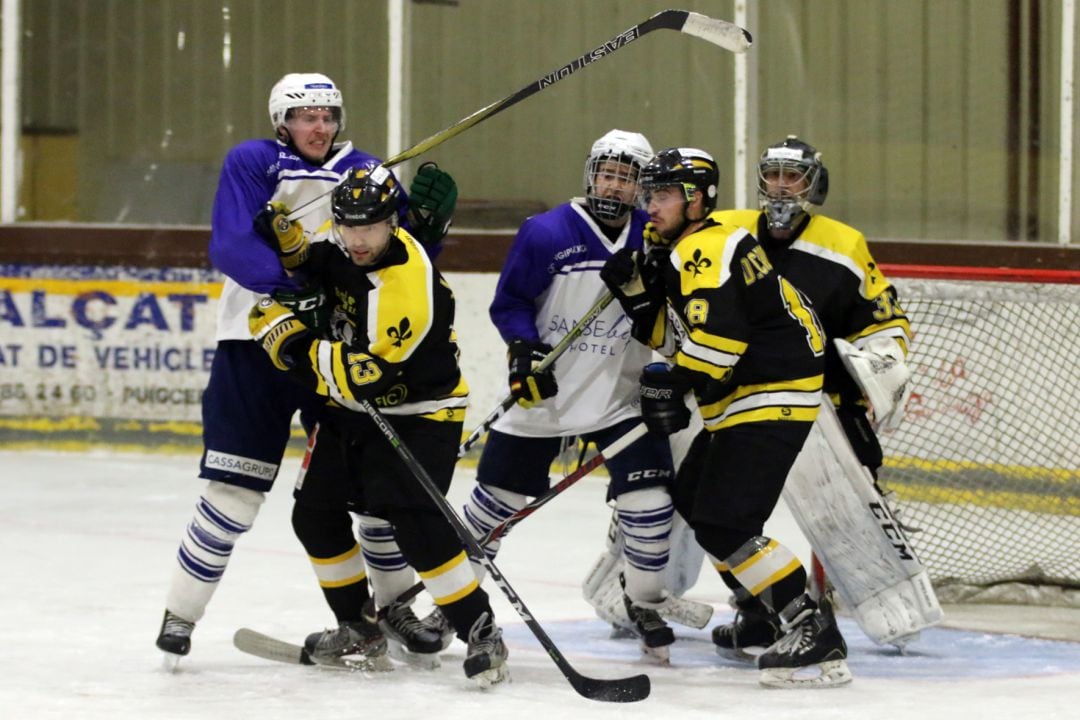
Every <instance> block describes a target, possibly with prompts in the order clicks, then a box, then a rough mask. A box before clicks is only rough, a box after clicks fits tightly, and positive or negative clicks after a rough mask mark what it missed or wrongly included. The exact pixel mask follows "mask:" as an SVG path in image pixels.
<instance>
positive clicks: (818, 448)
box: [783, 400, 943, 645]
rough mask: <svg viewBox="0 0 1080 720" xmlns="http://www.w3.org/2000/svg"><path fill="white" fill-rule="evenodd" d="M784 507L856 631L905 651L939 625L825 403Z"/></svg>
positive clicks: (899, 534)
mask: <svg viewBox="0 0 1080 720" xmlns="http://www.w3.org/2000/svg"><path fill="white" fill-rule="evenodd" d="M783 495H784V500H785V502H786V503H787V505H788V508H789V509H790V510H791V513H792V515H793V516H794V517H795V520H796V522H797V523H798V524H799V527H800V528H801V529H802V531H803V533H804V534H805V535H806V537H807V539H808V540H809V541H810V545H811V546H812V547H813V548H814V552H815V553H816V554H817V556H818V557H819V558H820V559H821V563H822V565H823V566H824V568H825V572H826V574H827V576H828V579H829V580H830V581H831V582H832V584H833V585H834V587H835V588H836V592H837V594H838V595H839V596H840V599H841V601H842V602H843V605H844V606H846V607H847V608H848V609H849V610H850V611H851V612H852V613H853V614H854V615H855V619H856V621H857V622H858V623H859V627H860V628H862V630H863V632H865V633H866V634H867V636H868V637H870V639H871V640H873V641H874V642H877V643H879V644H888V643H893V644H899V645H902V644H903V643H904V642H906V641H907V640H910V639H911V638H912V637H913V636H915V635H916V634H917V633H918V632H919V630H921V629H923V628H926V627H930V626H932V625H935V624H937V623H938V622H940V621H941V618H942V616H943V614H942V611H941V606H940V605H939V604H938V601H937V597H936V595H935V594H934V591H933V588H932V587H931V586H930V583H929V581H928V579H927V577H926V570H925V568H924V567H923V565H922V563H921V562H920V561H919V559H918V557H917V556H916V555H915V551H914V549H913V547H912V545H911V543H910V542H909V541H908V539H907V536H906V535H905V533H904V531H903V528H902V527H901V525H900V523H899V522H897V520H896V518H895V517H894V515H893V513H892V510H891V509H890V508H889V506H888V504H887V503H886V501H885V498H883V497H882V496H881V495H879V494H878V492H877V490H875V488H874V483H873V477H872V476H871V475H870V471H869V470H867V469H866V468H865V467H864V466H863V465H861V464H860V463H859V461H858V459H857V458H856V456H855V453H854V451H853V450H852V449H851V445H850V443H849V442H848V439H847V437H846V436H845V435H844V432H843V429H842V428H841V425H840V422H839V420H838V418H837V416H836V412H835V411H834V410H833V407H832V404H831V403H830V402H829V401H828V400H825V401H823V402H822V405H821V412H820V413H819V414H818V419H817V421H816V422H815V423H814V428H813V430H812V431H811V433H810V436H809V437H808V438H807V440H806V444H805V445H804V446H803V450H802V452H801V453H800V454H799V457H798V459H797V460H796V461H795V465H794V466H793V467H792V469H791V473H790V474H789V475H788V479H787V483H786V484H785V486H784V493H783Z"/></svg>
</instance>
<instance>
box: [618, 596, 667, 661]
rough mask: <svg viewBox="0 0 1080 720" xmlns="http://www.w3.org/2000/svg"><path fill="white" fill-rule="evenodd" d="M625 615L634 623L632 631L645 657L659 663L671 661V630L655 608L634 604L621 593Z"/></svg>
mask: <svg viewBox="0 0 1080 720" xmlns="http://www.w3.org/2000/svg"><path fill="white" fill-rule="evenodd" d="M623 604H624V605H625V606H626V615H627V616H628V617H629V618H630V621H631V622H632V623H633V624H634V632H635V633H636V635H637V637H638V639H639V640H640V641H641V652H642V653H643V654H644V655H645V657H646V658H648V659H650V660H653V661H654V662H656V663H658V664H660V665H668V664H670V663H671V647H670V646H671V644H672V643H673V642H675V633H674V632H672V630H671V628H670V627H668V624H667V623H666V622H664V619H663V618H662V617H660V613H658V612H656V611H655V610H652V609H649V608H646V607H642V606H640V605H635V604H634V603H633V602H632V601H631V600H630V597H629V596H628V595H625V594H624V595H623Z"/></svg>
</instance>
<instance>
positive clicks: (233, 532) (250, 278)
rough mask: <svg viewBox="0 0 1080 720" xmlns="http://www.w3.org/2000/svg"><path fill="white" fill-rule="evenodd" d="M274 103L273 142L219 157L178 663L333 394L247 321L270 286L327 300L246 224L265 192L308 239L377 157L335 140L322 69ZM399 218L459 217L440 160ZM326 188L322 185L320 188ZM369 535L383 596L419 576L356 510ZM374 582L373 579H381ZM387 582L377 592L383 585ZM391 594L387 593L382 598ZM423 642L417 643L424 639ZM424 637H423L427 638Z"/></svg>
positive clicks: (174, 643) (291, 297)
mask: <svg viewBox="0 0 1080 720" xmlns="http://www.w3.org/2000/svg"><path fill="white" fill-rule="evenodd" d="M269 113H270V122H271V126H272V127H273V129H274V135H275V137H274V139H262V140H247V141H244V142H242V143H240V144H238V145H236V146H235V147H234V148H232V149H231V150H230V151H229V153H228V155H227V156H226V158H225V162H224V165H223V167H222V170H221V176H220V179H219V182H218V187H217V191H216V195H215V197H214V208H213V216H212V223H211V236H210V259H211V261H212V262H213V264H214V266H215V267H216V268H217V269H219V270H220V271H221V272H223V273H224V274H225V275H226V280H225V286H224V288H223V290H222V293H221V298H220V301H219V303H218V326H217V337H216V339H217V348H216V351H215V353H214V360H213V364H212V366H211V370H210V380H209V383H208V385H207V388H206V390H205V392H204V394H203V444H204V448H205V449H204V453H203V457H202V462H201V463H200V472H199V477H200V478H203V479H205V480H207V481H208V483H207V486H206V488H205V490H204V491H203V493H202V496H201V497H200V498H199V500H198V503H197V504H196V507H195V513H194V517H193V518H192V519H191V522H190V523H189V524H188V526H187V528H186V530H185V532H184V535H183V537H182V538H181V542H180V548H179V551H178V553H177V558H176V559H177V564H176V566H175V569H174V571H173V575H172V579H171V581H170V585H169V589H168V595H167V597H166V604H165V607H166V610H165V616H164V619H163V621H162V624H161V628H160V630H159V633H158V637H157V646H158V647H159V648H160V649H161V650H163V651H165V653H166V658H167V659H168V660H170V661H171V662H170V664H175V661H176V660H178V659H179V657H180V656H183V655H187V653H188V652H189V650H190V648H191V634H192V630H193V629H194V626H195V623H196V622H198V621H199V620H200V619H201V618H202V617H203V613H204V612H205V610H206V606H207V604H208V603H209V602H210V599H211V597H212V595H213V593H214V590H215V589H216V588H217V586H218V584H219V583H220V581H221V578H222V576H223V575H224V573H225V570H226V567H227V565H228V562H229V559H230V558H231V557H232V553H233V549H234V547H235V544H236V542H237V540H238V539H239V538H240V536H241V535H242V534H243V533H245V532H247V531H248V530H249V529H250V528H251V526H252V523H253V522H254V520H255V517H256V515H257V513H258V511H259V507H260V506H261V505H262V502H263V500H264V498H265V495H266V493H267V492H268V491H269V490H270V488H271V487H272V486H273V484H274V479H275V477H276V476H277V473H278V467H279V464H280V462H281V458H282V455H283V453H284V451H285V447H286V445H287V443H288V439H289V433H290V426H291V424H292V418H293V415H294V414H295V413H296V411H297V409H300V410H301V416H302V418H307V419H308V420H309V422H310V418H312V417H314V415H315V414H317V413H318V412H319V409H320V408H321V407H322V406H323V405H324V404H325V402H326V399H325V398H321V397H319V396H317V395H315V394H314V393H312V392H311V391H310V390H307V389H306V388H303V387H301V386H300V385H297V384H296V383H293V382H291V381H289V380H288V378H287V377H286V376H285V375H283V374H281V373H278V372H277V371H276V370H275V369H274V367H273V365H272V364H271V363H270V361H269V360H268V358H267V357H266V355H265V354H264V353H263V352H262V351H261V350H260V348H259V347H258V345H257V344H256V343H254V342H252V340H251V334H250V332H249V331H248V327H247V315H248V311H249V310H250V309H251V307H252V306H253V305H254V304H255V301H256V298H257V296H258V295H259V294H268V293H273V294H274V295H275V297H276V298H278V300H279V301H280V302H281V303H283V304H285V305H287V306H289V307H292V308H295V310H296V312H297V316H298V317H300V318H301V319H302V320H303V321H304V322H308V323H311V324H313V325H317V322H318V318H319V317H321V310H322V305H321V304H322V298H321V296H320V295H319V294H318V293H315V292H313V293H309V294H304V293H303V292H301V290H300V288H299V287H298V286H297V285H296V284H295V283H294V282H293V281H292V280H290V279H289V277H288V276H287V275H286V274H285V272H284V271H283V270H282V267H281V264H280V263H279V262H278V259H277V257H276V256H275V254H274V251H273V250H272V249H271V248H270V247H268V246H267V244H266V241H265V240H264V239H263V238H262V237H261V236H260V234H259V233H258V231H257V230H256V228H255V227H253V224H252V218H253V217H254V216H255V215H256V214H257V213H258V212H259V211H261V210H262V209H263V208H264V207H265V206H266V204H267V203H268V202H275V203H279V204H281V205H282V206H285V205H288V206H291V207H294V208H298V207H300V206H302V205H306V204H308V203H311V204H310V206H309V207H308V212H307V213H306V214H305V215H304V217H303V220H304V223H305V225H306V227H307V228H308V230H307V233H308V236H309V237H308V239H309V241H310V242H312V243H317V242H319V241H322V240H325V239H326V238H327V236H328V234H329V231H328V228H329V221H330V210H329V204H330V203H329V197H328V195H329V192H330V190H332V189H333V187H334V186H335V185H336V184H337V182H338V181H339V180H340V179H341V177H342V176H343V174H344V172H345V170H346V169H347V168H350V167H353V166H358V165H362V164H364V163H369V162H373V161H375V160H376V159H375V158H374V157H373V156H372V155H370V154H368V153H366V152H363V151H361V150H357V149H355V148H354V147H353V145H352V143H350V142H337V141H336V140H337V137H338V135H339V133H340V132H341V131H343V130H344V129H345V109H344V105H343V100H342V95H341V91H340V89H339V88H338V87H337V85H335V84H334V82H333V81H332V80H331V79H330V78H328V77H326V76H325V75H322V74H319V73H289V74H287V75H285V76H284V77H282V78H281V79H280V80H279V81H278V82H277V83H276V84H275V85H274V86H273V88H272V89H271V91H270V97H269ZM411 191H412V197H411V198H410V202H409V207H410V208H411V209H410V211H409V212H408V213H407V214H406V210H405V208H402V215H403V220H404V222H405V224H406V225H407V226H408V227H409V228H410V230H411V232H412V233H413V234H414V235H415V236H416V237H418V238H419V239H420V240H421V241H422V242H423V243H424V244H425V245H426V246H427V247H428V249H429V250H430V251H431V252H432V253H435V252H437V250H438V244H439V242H440V241H441V239H442V237H443V235H444V234H445V232H446V227H447V225H448V224H449V222H450V219H451V217H452V215H453V210H454V204H455V202H456V198H457V189H456V186H455V185H454V182H453V179H452V178H451V177H450V176H449V175H448V174H446V173H443V172H441V171H439V170H437V169H436V168H434V166H431V165H429V166H427V167H425V168H421V170H420V171H418V173H417V176H416V179H415V180H414V181H413V184H412V187H411ZM323 196H326V197H325V198H323ZM361 528H362V531H361V532H362V533H364V534H365V535H371V536H373V537H374V538H377V542H375V541H372V542H370V543H366V547H367V546H368V545H370V547H371V549H372V550H373V551H374V554H371V555H368V557H367V559H368V560H369V561H370V562H371V563H372V565H371V578H372V581H373V582H374V583H375V588H376V595H377V596H378V595H382V596H385V601H386V602H387V603H388V602H390V600H392V599H393V598H396V597H397V596H398V595H399V594H400V592H401V591H402V590H404V589H405V588H407V587H409V586H410V585H411V584H412V582H413V574H412V571H411V570H410V569H409V568H407V567H406V566H405V564H404V562H403V561H402V560H401V554H400V551H399V550H398V549H397V547H396V544H395V543H394V540H393V536H392V533H389V530H388V526H387V525H386V523H385V522H384V521H380V520H376V519H371V518H369V519H362V520H361ZM376 581H378V582H376ZM380 588H382V589H380ZM382 600H383V598H380V601H382ZM410 616H411V610H409V609H408V608H402V609H400V610H398V612H396V613H391V614H388V615H387V621H388V623H394V624H395V626H396V627H399V628H401V629H402V630H407V629H408V627H412V625H411V623H412V622H413V621H415V617H412V618H410ZM407 639H408V640H419V641H420V645H419V646H417V645H416V643H415V642H413V643H412V644H413V646H414V647H417V649H426V648H428V647H429V646H430V638H426V637H423V638H413V637H411V636H410V637H408V638H407ZM424 643H427V644H424Z"/></svg>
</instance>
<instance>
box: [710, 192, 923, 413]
mask: <svg viewBox="0 0 1080 720" xmlns="http://www.w3.org/2000/svg"><path fill="white" fill-rule="evenodd" d="M710 217H712V218H714V219H715V220H716V221H717V222H720V223H722V224H724V225H728V226H733V227H742V228H745V229H747V230H749V231H750V232H752V233H754V234H755V235H756V236H757V238H758V239H759V242H760V243H761V246H762V247H763V248H764V249H765V254H766V255H767V256H768V258H769V262H771V263H772V265H773V267H775V268H776V270H777V271H778V272H779V273H780V274H781V275H783V276H784V277H786V278H787V279H788V280H789V281H790V282H791V284H792V285H794V286H795V287H797V288H798V289H799V290H801V291H802V292H803V293H805V294H806V296H807V297H809V298H810V302H811V303H813V306H814V311H815V312H816V313H817V315H818V318H819V319H820V320H821V325H822V327H823V328H824V329H825V334H826V336H827V337H828V338H829V339H830V340H831V339H832V338H837V337H838V338H843V339H845V340H847V341H848V342H850V343H852V344H853V345H855V346H856V347H861V346H862V345H863V344H864V343H865V342H866V341H867V340H869V339H870V338H876V337H888V338H891V339H893V340H895V341H896V342H897V343H899V345H900V347H901V348H902V349H903V351H904V354H905V355H906V354H907V351H908V347H909V345H910V341H911V327H910V325H909V323H908V318H907V315H905V314H904V310H903V308H902V307H901V305H900V302H899V299H898V297H897V293H896V289H895V288H894V287H893V286H892V285H891V284H890V283H889V281H888V280H887V279H886V278H885V276H884V274H882V272H881V269H880V268H879V267H878V265H877V263H876V262H874V258H873V257H872V256H871V255H870V248H869V247H868V245H867V243H866V238H865V237H864V236H863V234H862V233H861V232H859V231H858V230H856V229H854V228H852V227H849V226H848V225H845V224H844V223H841V222H838V221H836V220H833V219H831V218H828V217H825V216H824V215H812V216H809V217H808V219H807V220H804V222H803V225H802V226H801V228H800V229H798V231H797V232H796V233H795V239H794V240H776V239H774V238H773V237H772V236H771V235H770V234H769V232H768V228H767V225H766V219H765V215H764V213H762V212H761V211H759V210H724V211H719V212H715V213H713V214H712V215H711V216H710ZM825 391H826V392H827V393H829V394H830V395H831V396H833V401H834V402H835V403H837V404H841V403H843V404H849V405H850V404H854V403H863V404H864V401H863V397H862V392H861V391H860V390H859V387H858V385H856V384H855V381H854V380H853V379H852V378H851V376H850V375H849V374H848V373H847V371H846V370H845V369H844V366H843V363H842V362H841V361H840V356H839V354H838V353H837V352H836V347H835V346H834V345H833V344H832V342H829V343H828V344H827V347H826V355H825Z"/></svg>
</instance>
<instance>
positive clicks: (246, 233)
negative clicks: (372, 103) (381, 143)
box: [210, 140, 378, 341]
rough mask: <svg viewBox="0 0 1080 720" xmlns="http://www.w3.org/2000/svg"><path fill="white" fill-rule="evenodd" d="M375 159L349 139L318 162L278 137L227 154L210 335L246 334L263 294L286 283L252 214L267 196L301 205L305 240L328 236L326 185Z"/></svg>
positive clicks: (217, 213)
mask: <svg viewBox="0 0 1080 720" xmlns="http://www.w3.org/2000/svg"><path fill="white" fill-rule="evenodd" d="M371 163H375V164H377V163H378V160H377V159H376V158H374V157H373V156H371V155H368V154H367V153H364V152H361V151H358V150H355V149H354V148H353V146H352V143H350V142H345V143H342V144H340V145H337V146H335V149H334V152H333V154H332V155H331V156H330V158H329V159H328V160H327V161H326V162H325V163H323V164H322V165H321V166H316V165H312V164H311V163H308V162H307V161H306V160H304V159H303V158H301V157H299V156H298V155H296V154H295V153H294V152H293V151H292V150H291V149H290V148H289V147H288V146H287V145H285V144H283V143H281V142H279V141H275V140H249V141H247V142H244V143H241V144H239V145H237V146H236V147H235V148H233V149H232V150H231V151H230V152H229V155H228V156H227V157H226V159H225V164H224V167H223V168H222V171H221V179H220V182H219V184H218V190H217V195H216V196H215V200H214V221H213V228H214V230H213V236H212V237H211V241H210V256H211V260H212V261H213V262H214V265H215V266H216V267H218V268H219V269H221V270H222V272H224V273H225V276H226V280H225V285H224V287H223V288H222V291H221V298H220V300H219V302H218V317H217V321H218V323H217V333H216V335H215V339H216V340H218V341H221V340H250V339H251V332H250V331H249V330H248V313H249V312H250V311H251V308H252V307H253V306H254V305H255V301H256V300H257V299H258V298H259V297H260V296H261V295H265V294H268V293H271V292H273V291H274V290H277V289H286V288H289V287H290V285H291V283H290V281H289V280H288V278H287V276H286V275H285V272H284V270H283V269H282V268H281V263H280V262H279V261H278V259H277V254H276V252H274V251H273V249H272V248H271V247H270V246H269V243H268V242H267V241H266V240H264V239H262V238H260V237H259V236H258V235H257V234H256V233H255V231H254V228H253V225H252V220H253V219H254V217H255V214H256V213H258V212H259V210H261V209H262V207H263V206H264V205H265V204H266V203H267V202H269V201H271V200H277V201H281V202H283V203H285V205H286V206H287V207H289V208H293V209H298V208H301V207H302V206H303V205H305V204H306V203H308V202H310V203H311V205H310V206H308V207H305V208H303V210H301V212H302V213H303V214H302V215H301V216H300V217H299V218H297V220H299V222H300V223H301V225H303V227H304V235H305V236H307V238H308V240H309V242H321V241H323V240H327V239H330V237H331V215H330V191H331V190H333V188H334V186H335V185H337V184H338V183H339V182H340V181H341V179H342V177H344V174H345V172H346V171H348V169H349V168H352V167H356V166H359V165H364V164H371Z"/></svg>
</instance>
